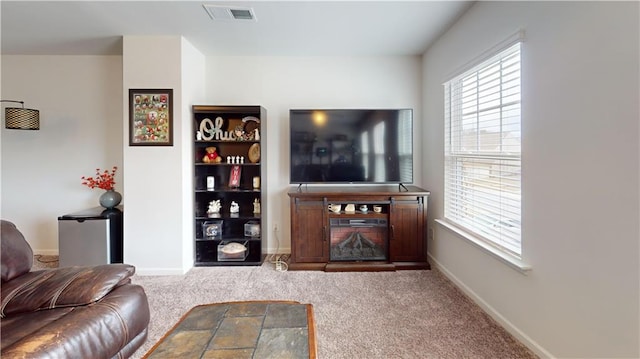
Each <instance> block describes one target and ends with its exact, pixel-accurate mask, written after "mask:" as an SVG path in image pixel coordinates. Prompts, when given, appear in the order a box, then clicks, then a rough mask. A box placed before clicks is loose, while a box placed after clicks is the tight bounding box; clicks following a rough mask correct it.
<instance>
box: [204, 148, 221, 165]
mask: <svg viewBox="0 0 640 359" xmlns="http://www.w3.org/2000/svg"><path fill="white" fill-rule="evenodd" d="M204 150H205V151H206V152H207V153H206V154H205V155H204V157H202V162H204V163H220V162H222V157H220V155H218V152H216V150H217V149H216V148H215V147H207V148H205V149H204Z"/></svg>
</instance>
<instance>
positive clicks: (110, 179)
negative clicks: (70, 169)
mask: <svg viewBox="0 0 640 359" xmlns="http://www.w3.org/2000/svg"><path fill="white" fill-rule="evenodd" d="M117 169H118V167H116V166H113V168H112V169H111V172H109V171H108V170H104V171H102V172H100V169H99V168H96V177H95V178H93V177H85V176H82V184H83V185H85V186H87V187H89V188H102V189H103V190H105V191H109V190H112V189H113V186H114V185H115V184H116V181H115V175H116V170H117Z"/></svg>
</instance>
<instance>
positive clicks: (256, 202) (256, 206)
mask: <svg viewBox="0 0 640 359" xmlns="http://www.w3.org/2000/svg"><path fill="white" fill-rule="evenodd" d="M253 213H260V200H258V199H257V198H256V199H254V200H253Z"/></svg>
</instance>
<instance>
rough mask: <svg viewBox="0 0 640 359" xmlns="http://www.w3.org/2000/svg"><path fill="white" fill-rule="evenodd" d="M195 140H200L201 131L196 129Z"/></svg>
mask: <svg viewBox="0 0 640 359" xmlns="http://www.w3.org/2000/svg"><path fill="white" fill-rule="evenodd" d="M196 140H198V141H202V132H200V131H196Z"/></svg>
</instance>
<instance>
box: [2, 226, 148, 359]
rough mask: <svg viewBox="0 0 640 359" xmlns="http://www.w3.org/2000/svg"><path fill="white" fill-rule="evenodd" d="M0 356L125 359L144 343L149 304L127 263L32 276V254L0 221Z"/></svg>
mask: <svg viewBox="0 0 640 359" xmlns="http://www.w3.org/2000/svg"><path fill="white" fill-rule="evenodd" d="M0 232H1V236H2V253H1V254H2V259H1V262H0V264H1V266H2V288H1V297H2V307H1V308H0V321H1V327H0V336H1V339H2V340H1V341H2V348H1V353H0V356H1V357H2V358H82V359H84V358H91V359H97V358H127V357H129V356H131V354H133V353H134V352H135V351H136V349H138V348H139V347H140V346H141V345H142V344H143V343H144V341H145V340H146V339H147V329H148V325H149V303H148V302H147V296H146V294H145V292H144V290H143V289H142V287H140V286H138V285H134V284H132V283H131V278H130V277H131V276H132V275H133V273H134V272H135V268H134V267H133V266H131V265H126V264H107V265H99V266H92V267H68V268H56V269H49V270H39V271H31V266H32V264H33V252H32V250H31V247H30V246H29V244H28V243H27V241H26V240H25V239H24V237H23V236H22V234H21V233H20V231H19V230H18V229H17V228H16V226H15V225H14V224H13V223H11V222H8V221H4V220H2V227H1V228H0Z"/></svg>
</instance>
